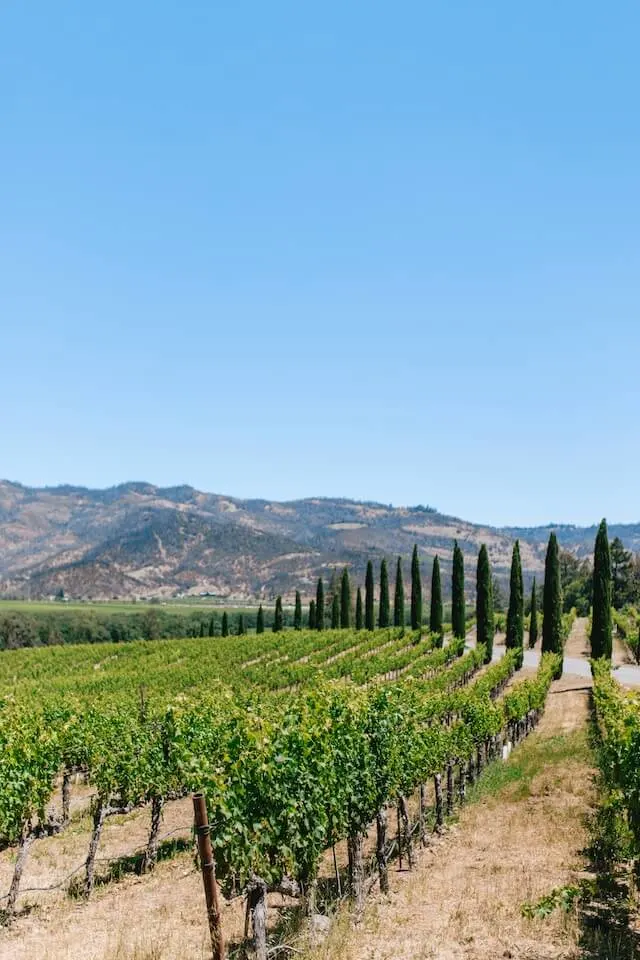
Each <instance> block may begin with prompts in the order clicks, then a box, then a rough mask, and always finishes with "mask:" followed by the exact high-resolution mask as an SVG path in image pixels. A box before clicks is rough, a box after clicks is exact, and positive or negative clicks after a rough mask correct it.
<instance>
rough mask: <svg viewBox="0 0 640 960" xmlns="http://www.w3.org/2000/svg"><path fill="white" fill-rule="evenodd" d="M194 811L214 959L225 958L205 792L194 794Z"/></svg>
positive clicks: (222, 959) (221, 959)
mask: <svg viewBox="0 0 640 960" xmlns="http://www.w3.org/2000/svg"><path fill="white" fill-rule="evenodd" d="M193 812H194V817H195V827H196V835H197V838H198V855H199V857H200V865H201V868H202V883H203V886H204V898H205V901H206V904H207V917H208V920H209V933H210V934H211V949H212V951H213V960H224V957H225V951H224V939H223V936H222V924H221V920H220V901H219V899H218V886H217V884H216V867H215V862H214V859H213V849H212V847H211V832H210V831H211V828H210V827H209V817H208V814H207V801H206V798H205V795H204V794H203V793H194V794H193Z"/></svg>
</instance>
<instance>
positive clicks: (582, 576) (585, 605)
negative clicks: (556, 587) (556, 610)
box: [559, 550, 593, 617]
mask: <svg viewBox="0 0 640 960" xmlns="http://www.w3.org/2000/svg"><path fill="white" fill-rule="evenodd" d="M559 562H560V583H561V586H562V600H563V609H564V611H565V613H568V611H569V610H571V609H572V607H575V608H576V609H577V611H578V613H579V615H580V616H581V617H588V616H589V610H590V609H591V595H592V592H593V573H592V570H591V567H590V565H589V562H588V560H579V559H578V558H577V557H575V556H574V555H573V554H572V553H570V552H569V551H568V550H560V551H559Z"/></svg>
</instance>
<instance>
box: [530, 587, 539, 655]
mask: <svg viewBox="0 0 640 960" xmlns="http://www.w3.org/2000/svg"><path fill="white" fill-rule="evenodd" d="M537 642H538V591H537V590H536V578H535V577H534V578H533V586H532V587H531V622H530V624H529V647H530V649H532V650H533V648H534V647H535V645H536V643H537Z"/></svg>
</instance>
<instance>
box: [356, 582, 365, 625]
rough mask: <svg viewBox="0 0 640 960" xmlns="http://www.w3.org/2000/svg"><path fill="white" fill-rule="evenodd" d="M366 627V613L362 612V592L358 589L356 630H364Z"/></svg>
mask: <svg viewBox="0 0 640 960" xmlns="http://www.w3.org/2000/svg"><path fill="white" fill-rule="evenodd" d="M363 627H364V613H363V611H362V590H361V589H360V587H358V591H357V593H356V630H362V628H363Z"/></svg>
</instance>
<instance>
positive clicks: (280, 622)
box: [273, 597, 284, 633]
mask: <svg viewBox="0 0 640 960" xmlns="http://www.w3.org/2000/svg"><path fill="white" fill-rule="evenodd" d="M283 627H284V616H283V613H282V597H276V609H275V613H274V615H273V632H274V633H280V632H281V631H282V628H283Z"/></svg>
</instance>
